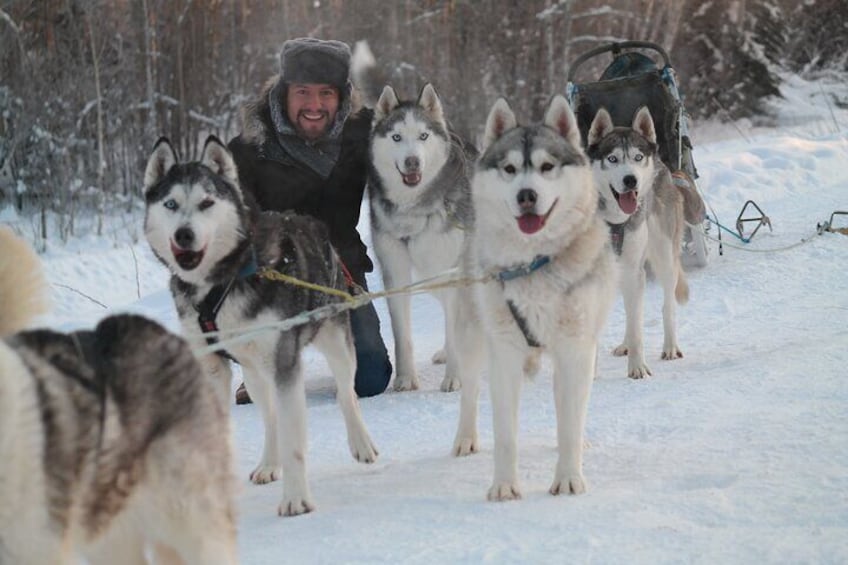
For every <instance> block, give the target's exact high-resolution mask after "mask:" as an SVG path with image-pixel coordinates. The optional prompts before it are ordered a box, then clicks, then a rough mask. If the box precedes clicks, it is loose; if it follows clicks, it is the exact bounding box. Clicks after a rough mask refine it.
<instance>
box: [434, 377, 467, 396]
mask: <svg viewBox="0 0 848 565" xmlns="http://www.w3.org/2000/svg"><path fill="white" fill-rule="evenodd" d="M439 388H441V389H442V392H454V391H457V390H459V389H460V388H462V381H460V380H459V379H458V378H457V377H454V376H453V375H445V378H444V379H442V385H441V386H440V387H439Z"/></svg>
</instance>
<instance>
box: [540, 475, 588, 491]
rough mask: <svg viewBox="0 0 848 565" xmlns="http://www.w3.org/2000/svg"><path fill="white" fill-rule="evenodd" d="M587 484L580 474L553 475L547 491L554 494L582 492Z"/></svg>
mask: <svg viewBox="0 0 848 565" xmlns="http://www.w3.org/2000/svg"><path fill="white" fill-rule="evenodd" d="M587 487H588V485H587V484H586V479H584V478H583V477H582V476H581V475H577V476H575V477H555V478H554V482H553V484H552V485H551V488H549V489H548V492H549V493H551V494H552V495H554V496H557V495H560V494H583V493H584V492H586V489H587Z"/></svg>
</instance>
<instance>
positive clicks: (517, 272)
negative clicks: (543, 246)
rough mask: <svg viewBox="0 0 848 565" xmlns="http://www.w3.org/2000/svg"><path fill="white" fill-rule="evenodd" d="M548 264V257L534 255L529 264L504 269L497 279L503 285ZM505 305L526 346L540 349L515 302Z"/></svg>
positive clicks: (510, 301) (507, 302)
mask: <svg viewBox="0 0 848 565" xmlns="http://www.w3.org/2000/svg"><path fill="white" fill-rule="evenodd" d="M550 262H551V258H550V256H549V255H536V257H534V258H533V260H532V261H530V262H529V263H526V264H524V265H520V266H518V267H516V268H514V269H504V270H503V271H501V272H499V273H498V274H497V279H498V280H499V281H501V285H503V283H505V282H506V281H511V280H513V279H518V278H521V277H526V276H527V275H529V274H531V273H534V272H535V271H538V270H539V269H541V268H542V267H544V266H545V265H547V264H548V263H550ZM506 305H507V306H508V307H509V312H510V314H512V317H513V319H514V320H515V323H516V324H517V325H518V329H519V330H521V333H522V334H524V340H525V341H526V342H527V345H529V346H530V347H541V346H542V344H541V343H539V340H538V339H536V336H535V335H533V331H532V330H531V329H530V326H529V325H528V324H527V318H525V317H524V316H522V315H521V313H520V312H519V311H518V307H517V306H516V305H515V302H513V301H512V300H507V301H506Z"/></svg>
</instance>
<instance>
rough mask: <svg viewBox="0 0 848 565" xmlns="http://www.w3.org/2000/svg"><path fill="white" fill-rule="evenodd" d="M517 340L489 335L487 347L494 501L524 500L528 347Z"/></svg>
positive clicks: (510, 336) (492, 496)
mask: <svg viewBox="0 0 848 565" xmlns="http://www.w3.org/2000/svg"><path fill="white" fill-rule="evenodd" d="M514 337H515V335H513V334H510V335H508V336H489V340H488V344H487V345H488V348H489V381H490V382H489V390H490V395H491V397H492V420H493V423H494V426H493V430H494V436H495V475H494V480H493V481H492V486H491V488H489V493H488V498H489V500H493V501H502V500H514V499H518V498H521V489H520V488H519V486H518V405H519V396H520V394H521V383H522V381H523V380H524V367H523V365H524V360H525V358H526V351H525V347H523V346H519V345H516V342H515V340H514V339H510V338H514ZM498 338H500V339H498ZM504 338H506V339H504Z"/></svg>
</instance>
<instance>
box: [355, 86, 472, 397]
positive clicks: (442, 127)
mask: <svg viewBox="0 0 848 565" xmlns="http://www.w3.org/2000/svg"><path fill="white" fill-rule="evenodd" d="M476 155H477V154H476V150H475V149H474V148H473V147H472V146H471V145H469V144H467V143H464V142H462V141H461V140H460V139H459V137H457V136H456V135H455V134H454V133H453V132H452V131H451V130H450V128H449V127H448V122H447V119H446V118H445V113H444V109H443V107H442V102H441V100H440V99H439V95H438V94H436V90H435V89H434V88H433V86H432V85H430V84H427V85H426V86H424V88H423V89H422V90H421V93H420V94H419V96H418V99H417V101H414V102H413V101H406V102H401V101H400V100H398V96H397V93H396V92H395V90H394V89H393V88H392V87H390V86H386V87H385V88H384V89H383V92H382V94H381V95H380V98H379V100H378V101H377V104H376V107H375V110H374V123H373V130H372V133H371V142H370V164H369V178H368V194H369V201H370V204H371V237H372V241H373V244H374V250H375V251H376V253H377V259H378V260H379V262H380V269H381V271H382V274H383V284H384V286H385V287H386V288H398V287H404V286H407V285H409V284H410V283H412V282H413V281H415V280H420V279H426V278H429V277H432V276H435V275H438V274H441V273H444V272H445V271H447V270H449V269H452V268H454V267H456V266H457V265H458V263H459V257H460V253H461V250H462V248H463V245H464V242H465V239H466V237H467V235H468V234H469V233H470V232H471V230H472V229H473V225H474V214H473V211H472V207H471V193H470V191H469V178H470V175H471V172H472V167H473V161H474V159H475V158H476ZM455 296H456V293H455V292H454V291H453V290H443V291H439V292H438V293H436V298H437V299H438V300H439V301H440V302H441V305H442V308H443V310H444V314H445V347H444V349H443V350H442V351H439V352H436V354H435V355H434V356H433V361H434V362H437V363H438V362H447V366H446V370H445V377H444V379H443V380H442V383H441V389H442V390H443V391H446V392H449V391H453V390H456V389H457V388H459V378H458V377H459V376H458V374H457V368H456V352H455V350H454V347H453V344H452V333H453V327H454V324H455V320H454V313H455V310H456V308H455V306H454V299H455ZM388 304H389V314H390V315H391V319H392V333H393V334H394V340H395V369H396V376H395V383H394V388H395V390H415V389H417V388H418V387H419V381H418V374H417V370H416V366H415V360H414V356H413V347H412V322H411V316H410V298H409V296H408V295H402V296H397V295H396V296H392V297H390V298H389V299H388Z"/></svg>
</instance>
